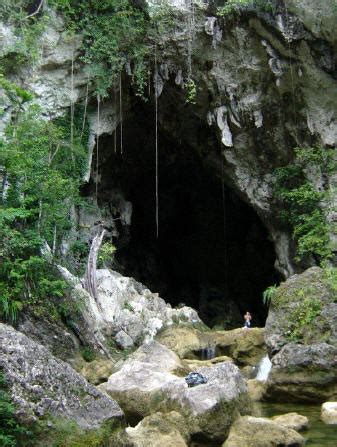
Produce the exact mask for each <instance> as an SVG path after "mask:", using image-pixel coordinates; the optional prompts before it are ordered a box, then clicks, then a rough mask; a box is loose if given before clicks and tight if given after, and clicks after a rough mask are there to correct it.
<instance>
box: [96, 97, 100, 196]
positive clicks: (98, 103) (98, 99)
mask: <svg viewBox="0 0 337 447" xmlns="http://www.w3.org/2000/svg"><path fill="white" fill-rule="evenodd" d="M99 114H100V96H99V95H97V129H96V130H97V137H96V184H95V190H96V191H95V192H96V203H98V155H99V126H100V116H99Z"/></svg>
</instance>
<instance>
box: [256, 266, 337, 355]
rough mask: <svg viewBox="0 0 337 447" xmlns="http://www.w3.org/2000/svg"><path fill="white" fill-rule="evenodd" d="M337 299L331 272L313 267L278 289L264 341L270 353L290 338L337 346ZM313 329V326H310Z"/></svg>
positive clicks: (308, 342) (290, 340)
mask: <svg viewBox="0 0 337 447" xmlns="http://www.w3.org/2000/svg"><path fill="white" fill-rule="evenodd" d="M336 312H337V302H336V296H335V291H334V289H333V287H332V285H331V284H330V280H329V276H328V274H327V273H326V272H325V271H324V270H323V269H321V268H319V267H312V268H310V269H308V270H306V271H305V272H304V273H301V274H299V275H293V276H292V277H290V278H289V279H288V280H287V281H285V282H284V283H282V284H281V285H280V286H279V287H278V288H277V290H276V293H275V294H274V296H273V298H272V300H271V303H270V308H269V313H268V318H267V321H266V327H265V334H264V337H265V341H266V344H267V347H268V351H269V353H270V354H272V355H273V354H276V353H277V352H278V351H280V349H281V348H282V346H284V345H285V344H287V343H290V342H300V343H302V344H305V345H311V344H316V343H323V342H324V343H327V344H330V345H333V346H337V323H336V319H335V315H336ZM308 329H310V330H308Z"/></svg>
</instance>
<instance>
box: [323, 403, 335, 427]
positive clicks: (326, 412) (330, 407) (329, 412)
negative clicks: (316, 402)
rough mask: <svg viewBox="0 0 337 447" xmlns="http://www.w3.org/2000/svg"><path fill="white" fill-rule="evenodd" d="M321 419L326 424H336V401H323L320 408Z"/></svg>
mask: <svg viewBox="0 0 337 447" xmlns="http://www.w3.org/2000/svg"><path fill="white" fill-rule="evenodd" d="M321 419H322V421H323V422H325V423H326V424H337V402H324V404H323V405H322V408H321Z"/></svg>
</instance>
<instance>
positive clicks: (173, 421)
mask: <svg viewBox="0 0 337 447" xmlns="http://www.w3.org/2000/svg"><path fill="white" fill-rule="evenodd" d="M182 433H183V434H182ZM187 440H188V434H187V431H186V427H185V419H184V418H183V416H181V415H180V414H179V413H177V412H176V411H171V412H169V413H166V414H164V413H160V412H158V413H154V414H151V415H150V416H147V417H145V418H144V419H143V420H142V421H141V422H139V424H138V425H136V427H128V428H126V429H125V431H124V432H123V433H121V434H120V435H119V439H118V440H117V442H116V444H117V446H116V447H124V446H125V447H148V446H151V447H173V446H174V447H187V443H186V441H187Z"/></svg>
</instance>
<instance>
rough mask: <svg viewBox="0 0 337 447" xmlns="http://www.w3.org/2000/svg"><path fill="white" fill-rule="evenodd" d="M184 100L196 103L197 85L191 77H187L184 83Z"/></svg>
mask: <svg viewBox="0 0 337 447" xmlns="http://www.w3.org/2000/svg"><path fill="white" fill-rule="evenodd" d="M185 87H186V102H188V103H190V104H196V96H197V86H196V84H195V82H194V81H193V79H189V80H188V81H187V83H186V86H185Z"/></svg>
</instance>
